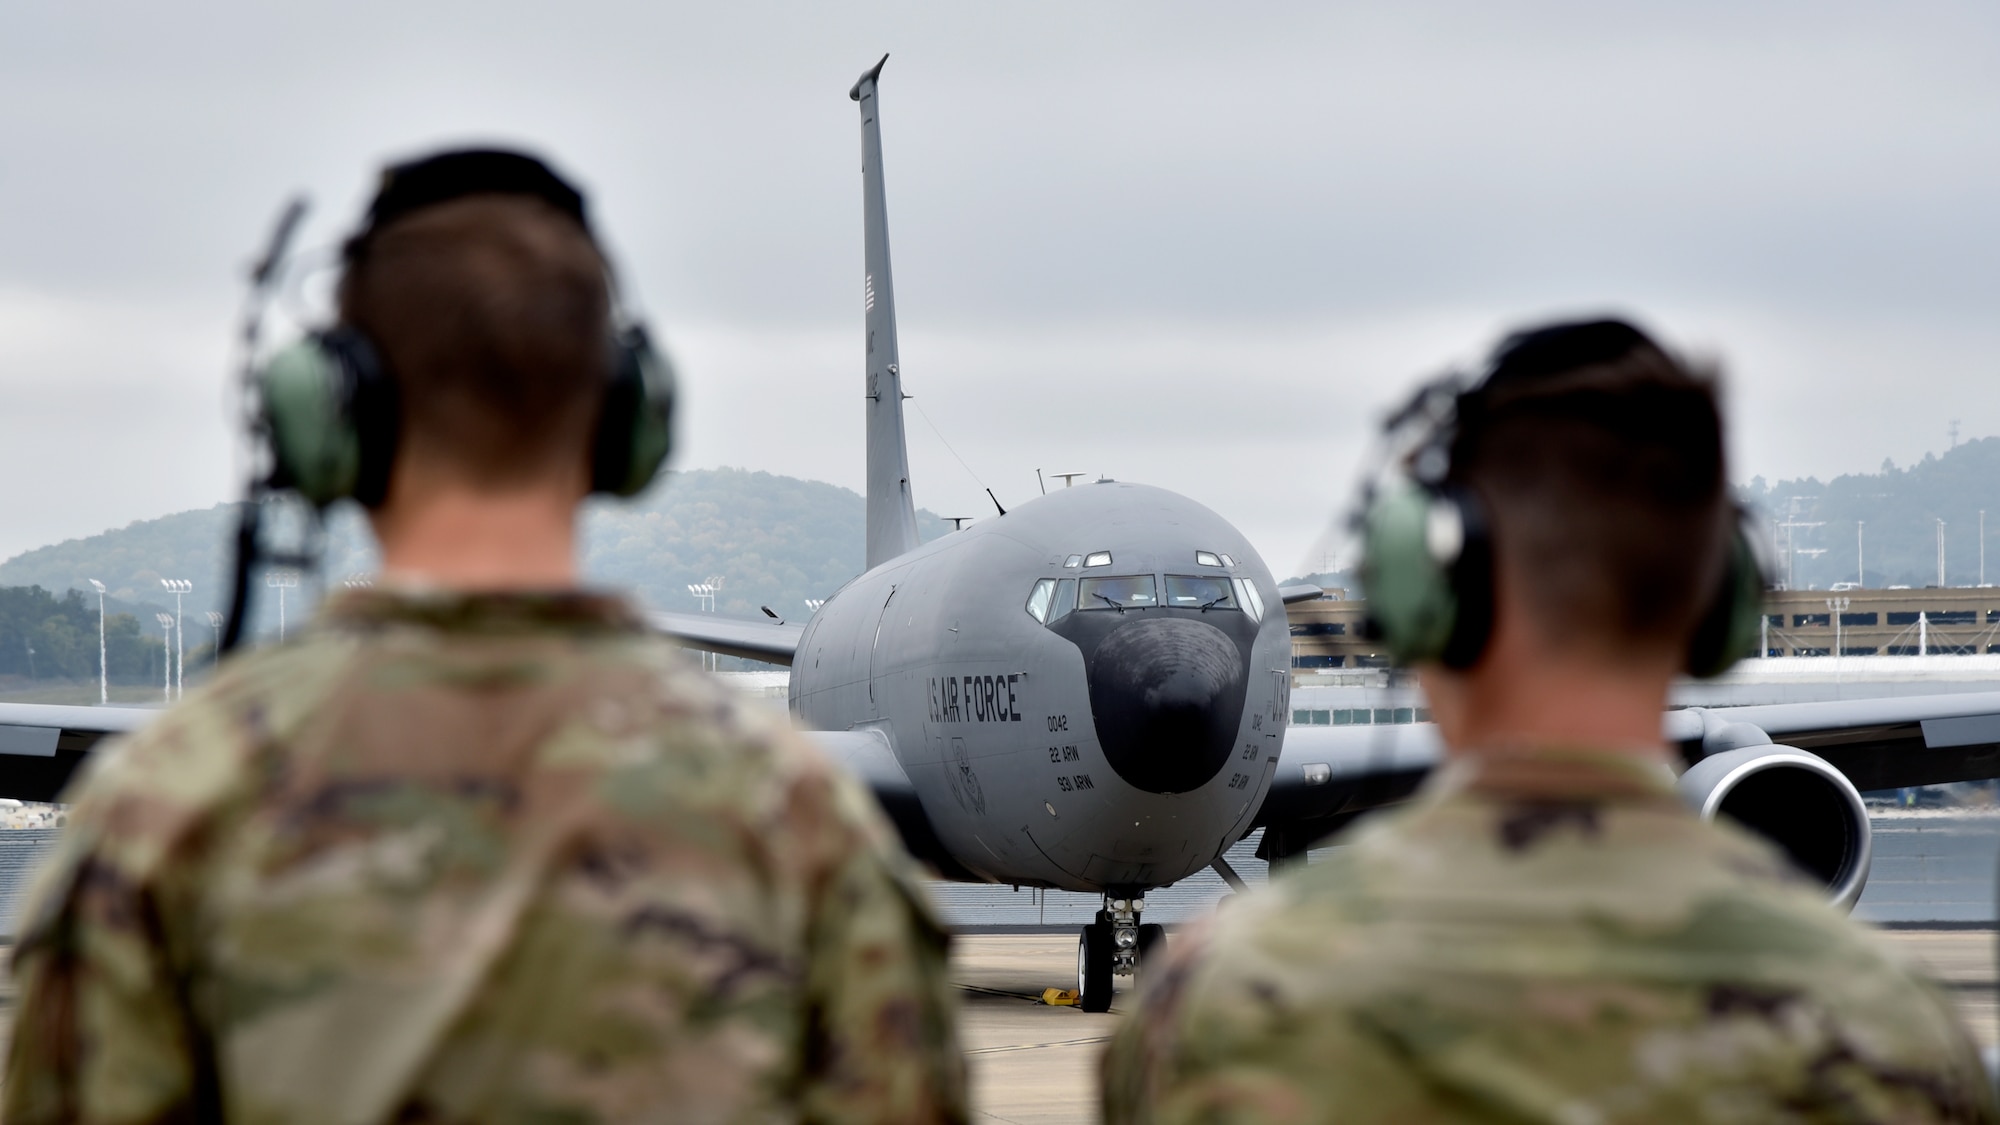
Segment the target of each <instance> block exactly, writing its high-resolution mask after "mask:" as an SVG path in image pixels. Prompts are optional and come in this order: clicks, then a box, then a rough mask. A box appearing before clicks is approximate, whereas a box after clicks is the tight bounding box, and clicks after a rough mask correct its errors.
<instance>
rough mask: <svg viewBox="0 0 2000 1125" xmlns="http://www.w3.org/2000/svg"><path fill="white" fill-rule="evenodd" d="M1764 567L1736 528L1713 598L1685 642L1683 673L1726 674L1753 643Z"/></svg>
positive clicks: (1701, 676)
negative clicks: (1685, 652) (1686, 645)
mask: <svg viewBox="0 0 2000 1125" xmlns="http://www.w3.org/2000/svg"><path fill="white" fill-rule="evenodd" d="M1765 586H1766V582H1765V578H1764V567H1763V563H1762V560H1761V559H1759V558H1758V555H1757V549H1756V547H1755V546H1753V545H1752V542H1751V539H1750V536H1749V535H1748V534H1746V533H1745V532H1744V530H1743V528H1742V527H1741V526H1740V523H1739V526H1738V527H1737V528H1736V530H1735V532H1734V533H1733V534H1732V535H1731V537H1730V543H1729V559H1728V562H1727V563H1726V564H1725V568H1724V570H1723V573H1722V581H1721V582H1720V583H1718V584H1717V587H1716V591H1715V597H1714V600H1712V601H1711V602H1710V603H1709V605H1708V608H1707V609H1706V610H1705V611H1704V612H1703V613H1702V617H1701V621H1700V623H1699V624H1697V625H1696V626H1695V631H1694V635H1693V636H1692V637H1691V638H1689V641H1688V656H1687V672H1688V675H1690V676H1694V677H1696V678H1697V679H1709V678H1712V677H1715V676H1720V675H1722V674H1723V673H1724V672H1727V671H1729V669H1730V668H1731V667H1733V666H1734V665H1735V663H1736V662H1737V661H1738V660H1740V659H1742V658H1743V656H1744V655H1745V654H1746V653H1748V652H1750V651H1751V649H1752V648H1753V647H1754V646H1755V645H1756V643H1757V634H1758V624H1759V619H1760V618H1761V617H1762V616H1763V613H1764V589H1765Z"/></svg>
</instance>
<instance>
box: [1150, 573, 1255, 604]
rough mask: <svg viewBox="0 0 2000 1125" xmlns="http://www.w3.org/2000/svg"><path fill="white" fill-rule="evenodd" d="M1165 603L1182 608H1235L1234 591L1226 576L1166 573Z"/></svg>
mask: <svg viewBox="0 0 2000 1125" xmlns="http://www.w3.org/2000/svg"><path fill="white" fill-rule="evenodd" d="M1167 604H1168V605H1171V606H1179V607H1181V608H1183V609H1202V610H1209V609H1236V608H1238V606H1237V605H1236V591H1235V589H1234V588H1233V586H1232V585H1231V583H1230V581H1229V579H1227V578H1197V577H1194V576H1192V575H1187V574H1169V575H1167Z"/></svg>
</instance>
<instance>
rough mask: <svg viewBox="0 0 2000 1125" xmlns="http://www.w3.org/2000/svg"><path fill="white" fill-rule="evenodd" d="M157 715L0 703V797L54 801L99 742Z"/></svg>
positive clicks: (147, 711)
mask: <svg viewBox="0 0 2000 1125" xmlns="http://www.w3.org/2000/svg"><path fill="white" fill-rule="evenodd" d="M157 714H159V712H158V711H155V710H152V709H150V708H145V707H57V706H51V705H48V704H41V703H0V797H12V798H14V799H16V800H20V801H53V800H55V799H56V794H58V793H60V792H62V788H63V786H64V785H65V784H67V783H68V782H69V775H70V774H72V773H75V772H76V767H78V766H79V765H82V764H83V759H84V757H85V756H86V755H88V754H89V753H90V751H91V749H92V748H93V747H95V746H96V745H97V744H98V743H99V742H100V741H102V740H103V739H105V738H108V737H110V736H111V735H114V734H124V733H125V732H127V731H133V730H138V729H139V727H140V726H142V725H144V724H145V722H146V721H147V720H148V719H151V718H152V717H153V716H155V715H157Z"/></svg>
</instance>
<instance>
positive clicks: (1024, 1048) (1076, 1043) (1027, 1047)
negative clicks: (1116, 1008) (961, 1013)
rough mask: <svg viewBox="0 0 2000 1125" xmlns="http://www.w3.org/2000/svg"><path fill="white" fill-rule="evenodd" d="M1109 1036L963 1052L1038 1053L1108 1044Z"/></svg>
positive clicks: (991, 1053) (974, 1053)
mask: <svg viewBox="0 0 2000 1125" xmlns="http://www.w3.org/2000/svg"><path fill="white" fill-rule="evenodd" d="M1109 1042H1111V1037H1110V1036H1109V1035H1092V1036H1090V1037H1089V1038H1086V1039H1056V1040H1053V1041H1051V1042H1048V1043H1009V1044H1007V1045H1006V1046H1004V1047H974V1048H973V1049H971V1050H969V1051H967V1052H965V1053H966V1054H968V1055H997V1054H1001V1053H1003V1052H1006V1051H1039V1050H1041V1049H1042V1048H1044V1047H1081V1046H1084V1045H1086V1044H1090V1043H1109Z"/></svg>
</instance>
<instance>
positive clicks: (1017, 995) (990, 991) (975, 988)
mask: <svg viewBox="0 0 2000 1125" xmlns="http://www.w3.org/2000/svg"><path fill="white" fill-rule="evenodd" d="M958 989H959V991H960V992H978V993H981V994H983V995H986V996H1005V997H1008V998H1009V999H1013V1000H1026V1001H1028V1002H1029V1003H1031V1004H1039V1003H1041V1002H1042V998H1041V997H1040V996H1035V995H1030V994H1029V993H1026V992H1009V991H1007V990H1006V989H1004V988H988V987H986V986H985V985H983V984H961V985H959V986H958Z"/></svg>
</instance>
